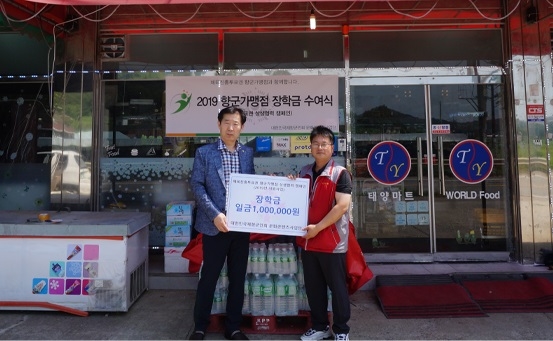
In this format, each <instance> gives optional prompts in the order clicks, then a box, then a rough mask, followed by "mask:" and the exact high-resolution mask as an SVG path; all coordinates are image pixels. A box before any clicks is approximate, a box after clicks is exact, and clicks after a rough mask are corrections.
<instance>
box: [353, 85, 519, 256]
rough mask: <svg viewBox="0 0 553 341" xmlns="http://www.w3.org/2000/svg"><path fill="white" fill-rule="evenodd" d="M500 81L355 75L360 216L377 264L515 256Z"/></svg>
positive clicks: (365, 243) (361, 234) (363, 238)
mask: <svg viewBox="0 0 553 341" xmlns="http://www.w3.org/2000/svg"><path fill="white" fill-rule="evenodd" d="M493 79H494V78H489V79H486V81H485V82H482V80H481V79H480V78H478V77H476V78H475V77H441V78H436V77H432V78H430V77H428V78H424V77H418V78H414V77H413V78H408V79H402V78H384V79H381V78H353V79H352V80H351V116H352V124H351V126H352V128H351V130H352V155H353V160H351V161H352V165H353V167H352V168H353V175H354V179H355V185H354V199H353V200H354V223H355V225H356V227H357V231H358V232H357V237H358V239H359V241H360V244H361V245H362V248H363V251H364V252H365V253H367V254H368V255H369V258H371V259H372V260H373V261H383V262H385V261H390V262H393V261H415V262H420V261H439V260H444V261H445V260H459V261H463V260H467V261H468V260H478V261H506V260H508V256H509V252H508V251H509V250H510V243H511V237H510V236H511V234H512V231H511V230H510V229H508V228H507V226H512V224H509V223H508V221H509V220H510V219H511V218H510V217H511V212H510V209H511V208H510V206H509V205H508V202H509V198H510V196H511V193H510V191H509V185H508V176H507V174H508V169H507V167H508V165H507V164H506V163H505V162H504V160H505V157H504V155H505V153H506V145H507V141H506V137H505V132H506V129H505V122H506V120H505V113H504V108H503V102H504V99H503V97H502V95H503V93H504V91H503V85H502V84H501V83H500V82H499V81H498V82H493ZM402 147H403V148H402ZM388 149H389V150H388ZM388 152H390V153H388ZM392 154H393V155H394V156H393V158H395V160H396V161H397V160H399V161H401V164H400V163H399V161H398V162H397V164H395V163H394V162H395V161H393V160H392V159H387V157H388V155H392ZM402 154H404V156H405V157H404V159H403V161H402V156H401V155H402ZM398 157H399V159H398ZM450 157H452V158H451V160H450ZM371 160H372V163H371ZM450 161H451V162H450ZM387 162H388V163H387ZM409 162H410V170H409V169H408V168H406V167H407V166H408V164H409ZM492 163H493V166H492ZM380 164H381V165H383V167H388V168H386V169H387V171H388V170H389V171H391V170H392V168H393V167H395V168H394V169H395V173H393V175H394V176H391V177H387V176H384V175H383V173H379V170H378V169H377V168H378V167H379V165H380ZM398 165H400V166H398ZM401 167H403V168H401ZM402 172H403V173H402ZM391 174H392V173H391Z"/></svg>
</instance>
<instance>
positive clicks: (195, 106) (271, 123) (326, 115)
mask: <svg viewBox="0 0 553 341" xmlns="http://www.w3.org/2000/svg"><path fill="white" fill-rule="evenodd" d="M165 86H166V97H165V99H166V112H165V118H166V125H165V126H166V128H165V129H166V135H167V136H198V135H219V130H218V128H217V113H218V112H219V110H221V109H222V108H224V107H228V106H233V105H235V106H239V107H240V108H242V109H243V110H244V111H245V112H246V114H247V115H248V117H247V121H246V124H245V125H244V130H243V131H242V134H252V135H253V134H255V135H282V134H297V133H303V134H305V133H307V132H309V131H311V129H312V128H313V127H314V126H317V125H320V124H322V125H325V126H327V127H328V128H330V129H331V130H332V131H334V132H337V131H338V117H339V107H338V76H290V75H280V76H220V77H219V76H205V77H184V76H181V77H178V76H168V77H166V79H165Z"/></svg>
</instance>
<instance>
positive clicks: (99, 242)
mask: <svg viewBox="0 0 553 341" xmlns="http://www.w3.org/2000/svg"><path fill="white" fill-rule="evenodd" d="M41 213H42V214H41ZM39 215H40V218H41V220H46V221H40V220H39V219H38V217H39ZM149 224H150V213H143V212H32V211H0V259H1V261H0V272H1V273H2V280H1V281H0V309H3V310H14V309H20V310H51V309H54V310H61V311H67V312H69V313H73V314H77V315H87V314H88V313H87V312H90V311H127V310H128V309H129V307H130V306H131V305H132V304H133V303H134V302H135V301H136V300H137V299H138V298H139V297H140V295H141V294H142V293H143V292H144V291H145V290H147V289H148V226H149Z"/></svg>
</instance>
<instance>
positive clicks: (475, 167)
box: [449, 139, 493, 184]
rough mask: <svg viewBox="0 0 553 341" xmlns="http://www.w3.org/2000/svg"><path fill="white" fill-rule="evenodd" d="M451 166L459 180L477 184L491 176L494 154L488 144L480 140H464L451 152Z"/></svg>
mask: <svg viewBox="0 0 553 341" xmlns="http://www.w3.org/2000/svg"><path fill="white" fill-rule="evenodd" d="M449 167H450V168H451V171H452V172H453V175H455V177H456V178H457V179H459V181H462V182H464V183H467V184H477V183H479V182H482V181H484V180H486V179H487V178H488V176H490V174H491V173H492V169H493V155H492V152H491V151H490V149H489V148H488V146H486V145H485V144H484V143H483V142H481V141H478V140H471V139H469V140H464V141H461V142H459V143H457V144H456V145H455V147H453V149H452V150H451V154H449Z"/></svg>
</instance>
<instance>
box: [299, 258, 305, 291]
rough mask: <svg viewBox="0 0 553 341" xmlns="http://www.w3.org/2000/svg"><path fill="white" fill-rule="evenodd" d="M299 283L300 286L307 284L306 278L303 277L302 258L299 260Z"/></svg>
mask: <svg viewBox="0 0 553 341" xmlns="http://www.w3.org/2000/svg"><path fill="white" fill-rule="evenodd" d="M297 274H298V285H299V286H300V287H303V286H305V278H304V277H303V263H302V261H301V258H300V259H299V260H298V271H297Z"/></svg>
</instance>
